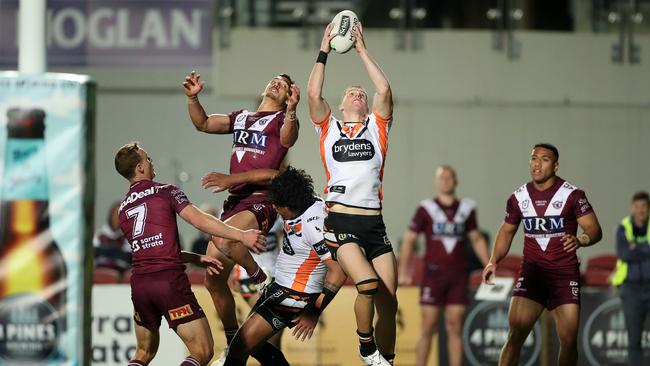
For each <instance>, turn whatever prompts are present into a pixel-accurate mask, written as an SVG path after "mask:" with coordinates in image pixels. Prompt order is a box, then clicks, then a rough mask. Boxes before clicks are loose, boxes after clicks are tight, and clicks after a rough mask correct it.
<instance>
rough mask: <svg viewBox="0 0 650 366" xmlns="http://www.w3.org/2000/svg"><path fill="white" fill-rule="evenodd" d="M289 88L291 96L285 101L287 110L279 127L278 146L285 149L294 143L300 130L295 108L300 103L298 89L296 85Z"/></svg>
mask: <svg viewBox="0 0 650 366" xmlns="http://www.w3.org/2000/svg"><path fill="white" fill-rule="evenodd" d="M289 88H291V95H290V96H289V98H288V99H287V110H286V112H285V113H284V122H283V123H282V127H280V144H281V145H282V146H284V147H287V148H289V147H291V146H293V145H294V144H295V143H296V141H297V140H298V130H299V129H300V123H299V122H298V116H296V108H297V107H298V103H299V102H300V88H298V85H296V84H291V85H290V86H289Z"/></svg>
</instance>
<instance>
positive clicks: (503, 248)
mask: <svg viewBox="0 0 650 366" xmlns="http://www.w3.org/2000/svg"><path fill="white" fill-rule="evenodd" d="M517 228H518V226H517V225H513V224H509V223H507V222H505V221H504V222H503V223H502V224H501V227H499V232H497V237H496V239H495V240H494V248H492V256H491V257H490V260H489V261H488V263H487V265H486V266H485V268H484V269H483V282H484V283H487V284H489V285H492V284H493V282H492V278H493V277H494V275H495V273H496V270H497V264H499V262H500V261H501V260H502V259H503V258H504V257H505V256H506V255H507V254H508V252H509V251H510V245H512V239H513V238H514V237H515V234H516V233H517Z"/></svg>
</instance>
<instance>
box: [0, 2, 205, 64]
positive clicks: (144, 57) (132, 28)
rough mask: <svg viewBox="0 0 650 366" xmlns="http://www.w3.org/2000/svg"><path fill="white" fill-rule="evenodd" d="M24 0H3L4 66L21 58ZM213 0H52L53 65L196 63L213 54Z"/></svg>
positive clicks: (0, 53)
mask: <svg viewBox="0 0 650 366" xmlns="http://www.w3.org/2000/svg"><path fill="white" fill-rule="evenodd" d="M18 3H19V1H18V0H2V1H0V67H9V68H15V67H16V65H17V60H18V37H17V34H18ZM213 3H214V1H212V0H183V1H172V0H131V1H124V0H94V1H88V0H49V1H48V2H47V15H46V22H47V24H46V29H47V37H46V42H47V59H48V65H49V66H78V67H84V66H98V67H188V66H192V67H196V66H209V65H210V64H211V60H212V25H213V10H212V7H213Z"/></svg>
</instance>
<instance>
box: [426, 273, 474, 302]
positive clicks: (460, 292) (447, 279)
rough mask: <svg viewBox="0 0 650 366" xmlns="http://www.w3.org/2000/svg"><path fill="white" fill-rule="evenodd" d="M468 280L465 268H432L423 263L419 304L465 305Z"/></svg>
mask: <svg viewBox="0 0 650 366" xmlns="http://www.w3.org/2000/svg"><path fill="white" fill-rule="evenodd" d="M468 281H469V275H468V273H467V271H465V270H456V269H453V270H452V269H448V268H440V267H438V268H432V266H431V265H429V266H427V265H426V264H425V269H424V271H423V273H422V282H421V283H420V304H423V305H433V306H444V305H467V304H468V300H467V283H468Z"/></svg>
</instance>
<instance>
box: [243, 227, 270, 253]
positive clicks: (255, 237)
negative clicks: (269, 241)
mask: <svg viewBox="0 0 650 366" xmlns="http://www.w3.org/2000/svg"><path fill="white" fill-rule="evenodd" d="M241 242H242V244H244V246H245V247H247V248H249V249H250V250H252V251H253V252H254V253H260V252H261V251H262V250H264V248H266V238H265V237H264V235H262V232H261V231H259V230H254V229H250V230H246V231H244V234H243V235H242V240H241Z"/></svg>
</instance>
